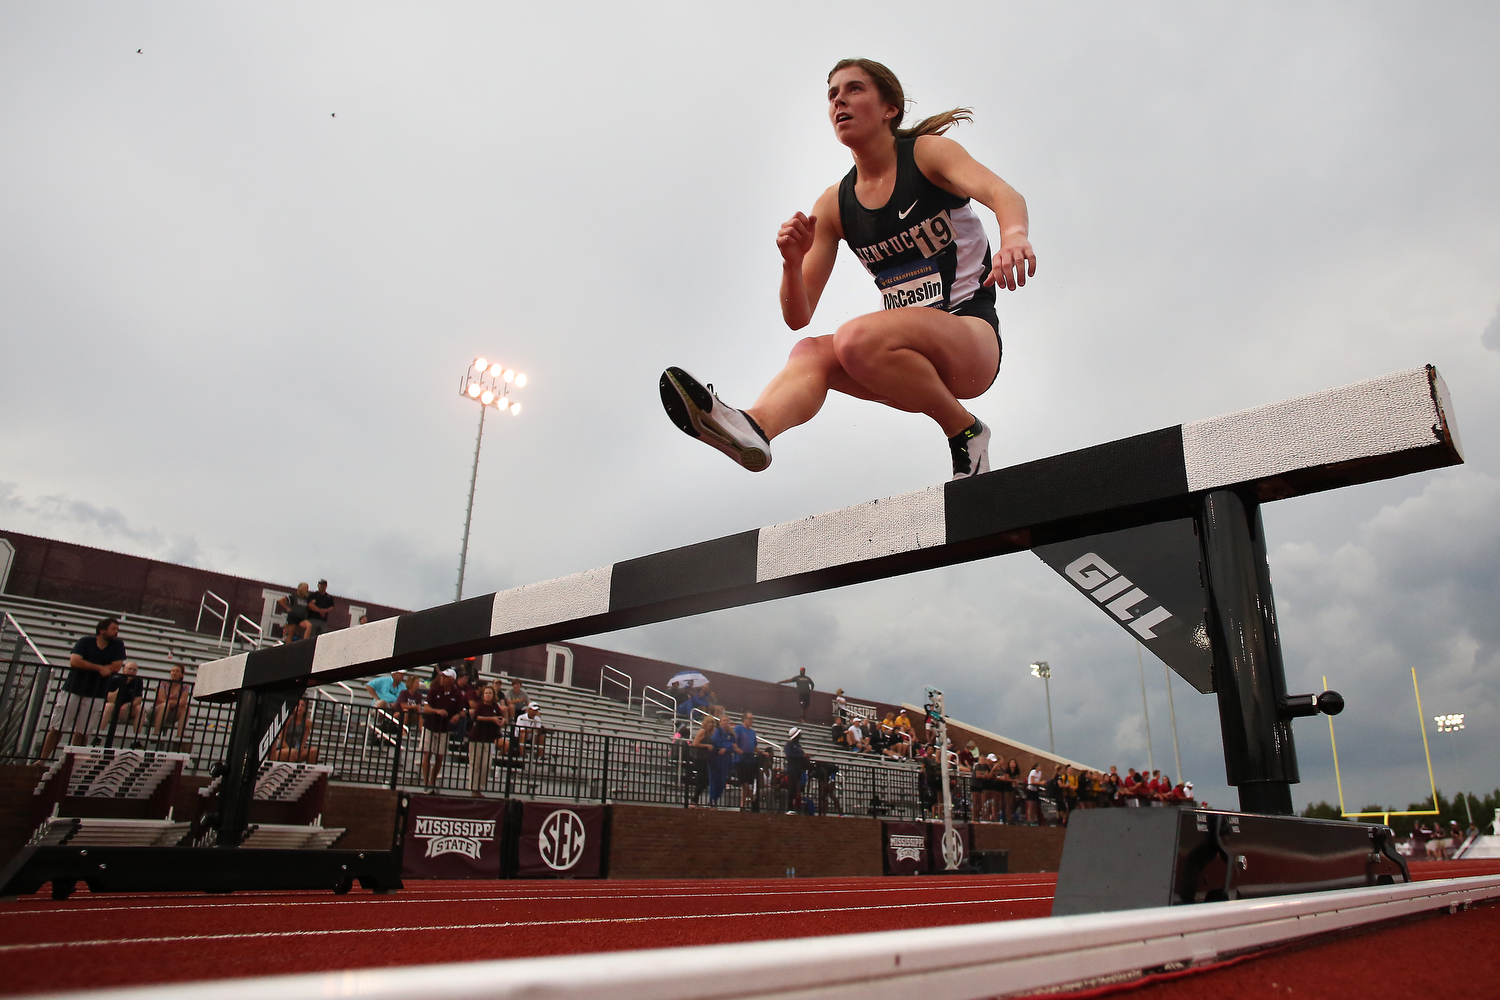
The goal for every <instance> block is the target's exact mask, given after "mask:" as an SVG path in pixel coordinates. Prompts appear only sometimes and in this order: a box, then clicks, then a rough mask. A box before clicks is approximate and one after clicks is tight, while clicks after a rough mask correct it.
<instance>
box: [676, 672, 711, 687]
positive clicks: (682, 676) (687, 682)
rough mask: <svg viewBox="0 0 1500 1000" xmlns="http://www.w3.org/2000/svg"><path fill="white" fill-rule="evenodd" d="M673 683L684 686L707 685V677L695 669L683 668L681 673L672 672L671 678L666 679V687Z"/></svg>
mask: <svg viewBox="0 0 1500 1000" xmlns="http://www.w3.org/2000/svg"><path fill="white" fill-rule="evenodd" d="M673 684H676V685H677V686H679V687H685V688H701V687H708V678H707V677H704V676H703V675H702V674H700V673H699V672H698V671H696V670H684V671H682V672H681V673H678V674H673V675H672V679H671V680H669V681H667V687H671V686H672V685H673Z"/></svg>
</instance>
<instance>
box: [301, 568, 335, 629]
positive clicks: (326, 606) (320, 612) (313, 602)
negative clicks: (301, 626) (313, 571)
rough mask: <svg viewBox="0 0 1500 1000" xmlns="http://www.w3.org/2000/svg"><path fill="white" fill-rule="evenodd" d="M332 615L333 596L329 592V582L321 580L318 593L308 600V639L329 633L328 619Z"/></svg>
mask: <svg viewBox="0 0 1500 1000" xmlns="http://www.w3.org/2000/svg"><path fill="white" fill-rule="evenodd" d="M332 615H333V595H332V594H330V593H329V592H328V581H327V580H319V581H318V589H317V591H316V592H315V593H314V594H312V595H311V596H310V597H308V599H307V635H308V638H312V637H313V636H315V635H319V634H321V633H323V632H326V631H328V619H329V618H330V617H331V616H332Z"/></svg>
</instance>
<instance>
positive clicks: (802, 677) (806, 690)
mask: <svg viewBox="0 0 1500 1000" xmlns="http://www.w3.org/2000/svg"><path fill="white" fill-rule="evenodd" d="M776 683H777V684H795V685H797V701H798V703H799V704H800V705H801V706H802V716H801V718H800V719H798V720H797V721H799V722H806V721H807V706H808V705H809V704H810V703H811V702H812V693H813V688H815V687H817V685H816V684H814V683H813V679H812V678H811V677H809V676H807V668H806V667H802V668H801V669H799V670H798V671H797V676H796V677H788V678H787V679H786V680H784V681H777V682H776Z"/></svg>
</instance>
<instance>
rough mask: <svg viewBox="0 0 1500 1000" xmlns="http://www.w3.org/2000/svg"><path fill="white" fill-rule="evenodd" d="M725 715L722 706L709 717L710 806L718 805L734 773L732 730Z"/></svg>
mask: <svg viewBox="0 0 1500 1000" xmlns="http://www.w3.org/2000/svg"><path fill="white" fill-rule="evenodd" d="M726 715H727V713H725V711H724V708H723V706H719V709H718V714H716V715H712V716H710V718H711V719H713V720H714V727H713V730H712V732H711V733H710V734H709V745H710V746H711V747H712V748H713V749H712V751H711V752H710V753H709V755H708V804H709V805H711V806H716V805H718V804H719V799H721V798H722V797H723V796H724V789H725V788H726V787H728V785H729V776H730V775H731V774H733V773H734V758H735V742H734V730H733V729H731V728H730V726H729V722H728V719H727V717H726ZM705 728H707V726H706V725H705ZM700 735H701V733H700Z"/></svg>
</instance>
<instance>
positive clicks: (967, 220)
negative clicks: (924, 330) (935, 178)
mask: <svg viewBox="0 0 1500 1000" xmlns="http://www.w3.org/2000/svg"><path fill="white" fill-rule="evenodd" d="M915 145H916V138H915V137H912V138H905V139H901V138H898V139H897V140H896V183H895V186H894V187H893V188H892V190H891V197H890V200H889V201H887V202H886V203H885V204H884V205H883V206H881V207H880V208H865V207H864V206H863V205H861V204H860V203H859V199H858V198H856V197H855V196H854V182H855V180H856V178H857V176H858V168H857V167H851V168H850V170H849V173H848V174H846V175H845V176H844V179H843V181H842V182H841V183H840V184H839V219H840V221H841V222H842V223H843V227H844V240H845V242H847V243H848V244H849V249H851V250H853V251H854V253H855V254H856V255H857V256H858V257H859V259H860V261H861V262H862V263H863V264H864V265H865V270H867V271H869V272H870V275H871V276H872V277H873V278H874V279H875V287H876V288H878V289H880V294H881V298H882V299H883V305H884V308H886V309H902V308H905V307H906V306H936V307H937V308H939V309H943V310H945V311H947V312H955V311H958V309H959V307H960V306H963V305H965V304H975V305H977V304H979V302H981V301H988V302H994V300H995V289H994V288H993V287H990V288H985V287H984V279H985V278H987V277H988V276H989V273H990V247H989V240H988V239H987V238H986V237H985V235H984V226H983V225H982V224H981V223H980V221H979V216H977V215H976V214H974V210H973V209H972V208H970V207H969V199H968V198H960V197H958V196H957V195H955V194H950V193H949V192H947V191H944V190H943V189H942V188H940V187H938V186H937V185H936V184H934V183H932V181H930V180H928V179H927V178H926V176H925V175H923V173H922V171H921V170H919V169H918V168H917V161H916V156H915V153H914V152H913V149H914V147H915Z"/></svg>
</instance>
